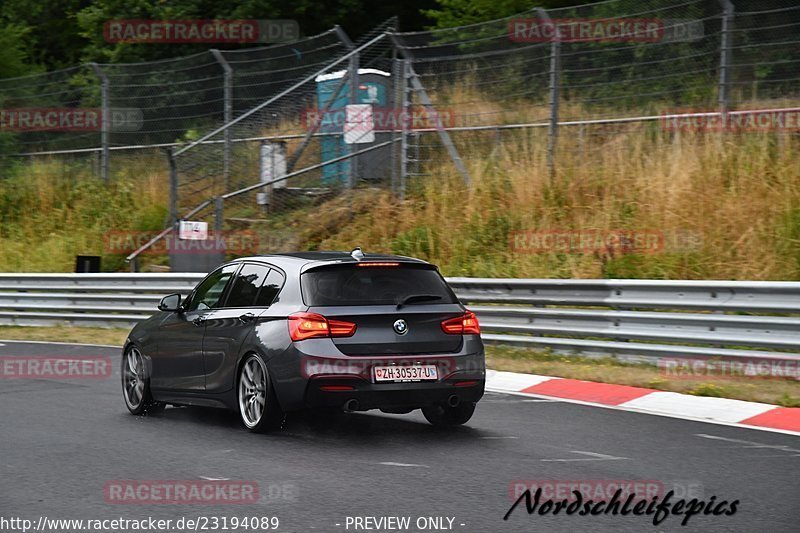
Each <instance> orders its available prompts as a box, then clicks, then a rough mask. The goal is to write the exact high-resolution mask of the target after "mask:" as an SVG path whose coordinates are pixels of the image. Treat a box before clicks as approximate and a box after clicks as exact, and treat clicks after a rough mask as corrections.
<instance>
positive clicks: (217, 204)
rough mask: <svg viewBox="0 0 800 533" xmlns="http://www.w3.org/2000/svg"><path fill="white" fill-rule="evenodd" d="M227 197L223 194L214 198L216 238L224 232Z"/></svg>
mask: <svg viewBox="0 0 800 533" xmlns="http://www.w3.org/2000/svg"><path fill="white" fill-rule="evenodd" d="M224 202H225V199H224V198H222V197H221V196H217V197H216V198H214V238H215V239H216V238H219V236H220V235H221V234H222V224H223V222H224V221H225V211H224V209H225V206H224Z"/></svg>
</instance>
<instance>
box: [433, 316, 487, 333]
mask: <svg viewBox="0 0 800 533" xmlns="http://www.w3.org/2000/svg"><path fill="white" fill-rule="evenodd" d="M442 331H444V332H445V333H447V334H448V335H478V334H480V332H481V326H480V324H478V317H477V316H475V313H473V312H472V311H467V312H466V313H464V314H463V315H461V316H457V317H455V318H449V319H447V320H445V321H444V322H442Z"/></svg>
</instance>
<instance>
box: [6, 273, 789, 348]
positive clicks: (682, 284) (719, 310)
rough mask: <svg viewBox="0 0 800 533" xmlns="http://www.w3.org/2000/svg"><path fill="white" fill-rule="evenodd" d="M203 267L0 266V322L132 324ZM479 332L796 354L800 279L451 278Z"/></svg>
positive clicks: (504, 338) (184, 288)
mask: <svg viewBox="0 0 800 533" xmlns="http://www.w3.org/2000/svg"><path fill="white" fill-rule="evenodd" d="M202 277H203V275H202V274H177V273H167V274H0V324H3V325H10V324H13V325H59V324H63V325H74V326H87V325H92V326H101V327H130V326H131V325H132V324H134V323H136V322H138V321H140V320H143V319H145V318H146V317H148V316H149V315H151V314H152V313H153V312H155V310H156V305H157V304H158V301H159V300H160V298H161V297H162V296H163V295H165V294H168V293H171V292H179V293H183V294H187V293H188V292H189V291H190V290H191V289H192V287H194V285H195V284H196V283H197V282H198V281H199V280H200V279H202ZM448 282H449V283H450V285H451V286H452V287H453V289H454V290H455V291H456V293H457V294H458V296H459V298H460V299H461V300H462V301H463V302H464V303H465V304H468V305H469V307H470V309H472V310H473V311H475V312H476V313H477V314H478V316H479V318H480V321H481V328H482V331H483V338H484V340H486V341H487V342H490V343H502V344H510V345H515V346H525V347H530V348H538V349H545V348H549V349H553V350H555V351H560V352H580V353H585V354H590V355H593V354H609V353H611V354H616V355H619V356H621V357H626V358H647V357H651V356H656V357H677V356H680V357H700V358H705V357H724V358H747V359H759V358H769V359H771V360H779V361H780V360H792V361H798V360H800V282H749V281H656V280H556V279H477V278H448Z"/></svg>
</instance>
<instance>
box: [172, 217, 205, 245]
mask: <svg viewBox="0 0 800 533" xmlns="http://www.w3.org/2000/svg"><path fill="white" fill-rule="evenodd" d="M178 238H179V239H185V240H189V241H204V240H206V239H208V222H192V221H191V220H181V223H180V225H179V226H178Z"/></svg>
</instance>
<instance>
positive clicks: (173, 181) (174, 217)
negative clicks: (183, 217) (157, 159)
mask: <svg viewBox="0 0 800 533" xmlns="http://www.w3.org/2000/svg"><path fill="white" fill-rule="evenodd" d="M165 151H166V153H167V160H168V161H169V225H170V226H174V225H175V224H176V223H177V222H178V165H177V163H176V162H175V150H174V149H173V148H167V149H166V150H165Z"/></svg>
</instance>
